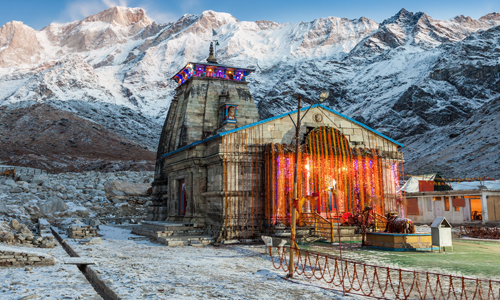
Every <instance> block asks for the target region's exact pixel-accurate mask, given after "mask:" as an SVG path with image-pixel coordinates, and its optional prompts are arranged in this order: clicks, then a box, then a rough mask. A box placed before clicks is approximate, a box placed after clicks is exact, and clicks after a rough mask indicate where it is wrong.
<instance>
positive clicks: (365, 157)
mask: <svg viewBox="0 0 500 300" xmlns="http://www.w3.org/2000/svg"><path fill="white" fill-rule="evenodd" d="M365 144H368V143H365ZM300 152H301V153H299V155H300V157H299V164H298V165H299V166H298V168H299V169H300V170H299V176H300V177H299V182H298V191H299V197H300V198H302V199H303V200H304V201H301V202H300V205H301V207H300V208H299V211H302V212H306V213H309V212H317V213H318V214H320V215H321V216H322V217H324V218H327V219H333V218H335V216H336V213H337V210H338V211H339V214H342V213H345V212H351V213H352V214H354V213H356V212H360V211H362V210H363V209H364V208H365V206H371V207H372V208H373V209H374V211H375V212H377V213H378V214H381V215H382V214H384V213H385V212H386V206H387V204H386V201H390V205H389V206H390V207H387V209H393V207H394V206H395V204H396V203H395V202H396V199H397V198H398V195H397V193H398V186H397V185H398V183H399V181H398V178H399V174H398V160H390V159H389V158H387V157H386V158H383V157H382V155H381V153H380V151H379V149H377V148H376V147H369V146H368V147H365V148H351V146H350V145H349V141H348V139H347V137H346V136H345V135H344V134H343V133H342V132H340V131H339V130H337V129H335V128H331V127H326V126H324V127H317V128H315V129H314V130H312V131H311V132H309V133H308V134H307V136H306V139H305V143H304V144H302V145H301V151H300ZM294 159H295V151H294V147H293V146H292V145H286V144H269V145H267V148H266V151H265V159H264V161H265V166H264V167H265V216H266V221H267V222H266V223H267V224H268V225H270V226H274V225H276V224H278V223H283V224H287V225H288V224H290V205H291V199H292V194H293V176H294ZM334 193H338V194H340V197H339V203H338V207H337V205H336V203H335V201H334Z"/></svg>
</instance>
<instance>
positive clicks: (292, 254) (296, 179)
mask: <svg viewBox="0 0 500 300" xmlns="http://www.w3.org/2000/svg"><path fill="white" fill-rule="evenodd" d="M329 94H330V93H329V92H328V91H326V90H325V91H323V92H321V95H320V96H319V101H320V102H323V101H324V100H325V99H326V98H328V95H329ZM297 100H298V103H297V123H296V124H295V174H294V178H293V198H292V205H291V208H292V220H291V224H290V226H291V235H290V259H289V262H288V275H287V277H288V278H292V277H293V273H294V271H295V270H294V268H295V265H294V263H293V261H294V260H295V250H296V249H298V247H297V243H295V229H296V224H295V223H296V222H297V209H296V208H295V206H296V205H298V203H299V195H298V190H297V185H298V182H299V156H300V142H299V138H300V121H301V120H302V118H304V117H305V116H306V115H307V113H308V112H309V109H311V106H310V107H309V109H308V110H307V111H306V113H305V114H304V116H303V117H302V118H300V109H301V108H302V96H299V97H298V99H297ZM292 121H293V119H292Z"/></svg>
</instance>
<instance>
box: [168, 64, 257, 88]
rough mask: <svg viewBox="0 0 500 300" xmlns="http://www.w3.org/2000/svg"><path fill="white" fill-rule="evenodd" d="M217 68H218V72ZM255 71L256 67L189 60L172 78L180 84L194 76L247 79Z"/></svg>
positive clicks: (233, 79) (234, 79)
mask: <svg viewBox="0 0 500 300" xmlns="http://www.w3.org/2000/svg"><path fill="white" fill-rule="evenodd" d="M215 70H217V72H216V71H215ZM253 71H255V69H249V68H241V67H233V66H226V65H222V64H218V63H214V62H189V63H187V64H186V66H185V67H184V68H182V69H181V70H180V71H179V72H177V73H176V74H175V75H174V76H172V78H171V79H172V80H175V81H177V83H179V84H183V83H184V82H186V81H187V80H188V79H189V78H191V77H192V76H195V77H208V78H217V79H226V80H232V81H246V79H245V77H246V76H248V75H249V74H250V73H252V72H253ZM238 73H240V74H238ZM229 74H232V75H235V74H236V76H229ZM238 75H240V76H238Z"/></svg>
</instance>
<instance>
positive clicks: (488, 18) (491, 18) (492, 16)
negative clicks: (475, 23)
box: [479, 12, 500, 21]
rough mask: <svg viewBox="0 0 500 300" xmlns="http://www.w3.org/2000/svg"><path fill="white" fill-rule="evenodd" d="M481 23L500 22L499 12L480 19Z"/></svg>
mask: <svg viewBox="0 0 500 300" xmlns="http://www.w3.org/2000/svg"><path fill="white" fill-rule="evenodd" d="M479 20H481V21H491V20H493V21H500V14H499V13H497V12H492V13H489V14H487V15H484V16H482V17H481V18H479Z"/></svg>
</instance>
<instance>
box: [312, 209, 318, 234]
mask: <svg viewBox="0 0 500 300" xmlns="http://www.w3.org/2000/svg"><path fill="white" fill-rule="evenodd" d="M313 216H314V234H315V235H318V220H317V217H316V214H314V215H313Z"/></svg>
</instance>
